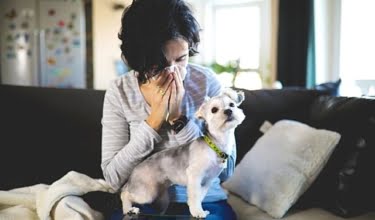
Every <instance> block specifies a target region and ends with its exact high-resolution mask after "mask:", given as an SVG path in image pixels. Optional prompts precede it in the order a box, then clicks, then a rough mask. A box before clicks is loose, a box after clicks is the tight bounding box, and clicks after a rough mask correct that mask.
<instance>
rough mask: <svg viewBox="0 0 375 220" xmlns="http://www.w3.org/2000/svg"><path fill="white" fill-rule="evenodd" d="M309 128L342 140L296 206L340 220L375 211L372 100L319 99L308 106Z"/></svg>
mask: <svg viewBox="0 0 375 220" xmlns="http://www.w3.org/2000/svg"><path fill="white" fill-rule="evenodd" d="M311 124H312V125H313V126H315V127H318V128H326V129H330V130H333V131H337V132H339V133H340V134H341V135H342V137H341V140H340V142H339V143H338V145H337V147H336V149H335V150H334V152H333V154H332V156H331V157H330V159H329V161H328V163H327V165H326V166H325V167H324V169H323V170H322V172H321V173H320V175H319V176H318V178H317V179H316V181H315V182H314V184H313V185H312V186H311V187H310V188H309V189H308V190H307V192H306V193H305V194H304V195H303V196H302V197H301V198H300V201H298V203H297V204H296V206H297V207H300V208H309V207H322V208H326V209H327V210H330V211H332V212H334V213H336V214H338V215H340V216H343V217H351V216H356V215H359V214H361V213H364V212H367V211H370V210H375V203H374V198H375V187H374V186H375V174H374V171H373V168H374V167H375V160H374V155H375V100H371V99H364V98H348V97H328V96H326V97H320V98H318V99H317V100H316V101H315V102H314V103H313V105H312V108H311Z"/></svg>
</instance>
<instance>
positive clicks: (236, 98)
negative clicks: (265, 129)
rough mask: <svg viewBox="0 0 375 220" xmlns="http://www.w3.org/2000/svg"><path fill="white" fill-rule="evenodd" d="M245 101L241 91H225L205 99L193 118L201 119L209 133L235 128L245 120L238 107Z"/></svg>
mask: <svg viewBox="0 0 375 220" xmlns="http://www.w3.org/2000/svg"><path fill="white" fill-rule="evenodd" d="M244 99H245V95H244V93H243V92H242V91H234V90H232V89H229V88H228V89H225V90H224V91H223V92H222V94H220V95H218V96H215V97H212V98H207V97H206V99H205V101H204V102H203V104H202V105H201V106H200V108H199V109H198V111H197V112H196V114H195V116H196V117H197V118H199V119H203V120H204V121H205V123H206V126H207V128H208V130H209V131H226V130H228V129H232V128H235V127H237V125H239V124H241V123H242V121H243V120H244V119H245V115H244V113H243V111H242V109H240V108H238V106H239V105H240V104H241V103H242V101H243V100H244Z"/></svg>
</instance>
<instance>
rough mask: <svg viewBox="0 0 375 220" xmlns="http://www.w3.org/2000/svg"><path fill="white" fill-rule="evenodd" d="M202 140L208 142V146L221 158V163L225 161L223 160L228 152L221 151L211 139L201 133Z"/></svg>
mask: <svg viewBox="0 0 375 220" xmlns="http://www.w3.org/2000/svg"><path fill="white" fill-rule="evenodd" d="M203 140H204V141H205V142H206V143H207V144H208V146H210V148H211V149H212V150H213V151H215V152H216V154H217V156H218V157H219V158H220V159H222V160H223V161H222V162H223V163H224V162H225V160H226V159H227V158H228V154H226V153H225V152H223V151H221V150H220V149H219V148H218V147H217V146H216V144H215V143H214V142H213V141H212V140H211V138H209V137H208V136H207V135H203Z"/></svg>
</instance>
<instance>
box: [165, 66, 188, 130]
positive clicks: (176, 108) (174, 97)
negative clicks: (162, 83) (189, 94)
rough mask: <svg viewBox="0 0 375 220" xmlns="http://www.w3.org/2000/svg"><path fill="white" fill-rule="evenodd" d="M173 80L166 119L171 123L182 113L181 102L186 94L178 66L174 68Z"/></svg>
mask: <svg viewBox="0 0 375 220" xmlns="http://www.w3.org/2000/svg"><path fill="white" fill-rule="evenodd" d="M171 71H172V73H171V74H172V75H173V78H174V80H173V82H172V83H171V95H170V98H169V116H168V118H166V120H167V121H168V122H169V123H170V124H171V123H173V121H174V120H176V119H178V118H179V117H180V115H181V103H182V99H183V97H184V95H185V88H184V85H183V81H182V77H181V72H180V71H182V70H181V69H180V68H179V67H178V66H175V68H173V69H172V70H171Z"/></svg>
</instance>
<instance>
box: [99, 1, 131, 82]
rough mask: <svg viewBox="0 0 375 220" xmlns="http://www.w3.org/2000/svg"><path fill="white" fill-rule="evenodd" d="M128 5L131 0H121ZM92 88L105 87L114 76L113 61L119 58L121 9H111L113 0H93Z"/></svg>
mask: <svg viewBox="0 0 375 220" xmlns="http://www.w3.org/2000/svg"><path fill="white" fill-rule="evenodd" d="M122 2H124V3H125V4H126V5H128V4H129V3H130V2H131V0H123V1H122ZM92 3H93V13H92V14H93V18H92V24H93V53H94V56H93V59H94V60H93V64H94V88H95V89H106V88H108V85H109V82H110V81H111V80H112V79H114V78H116V70H115V64H114V63H115V61H116V60H119V59H121V50H120V43H121V41H120V40H119V39H118V38H117V34H118V32H119V30H120V27H121V16H122V12H123V10H113V9H112V4H113V3H114V1H113V0H93V1H92Z"/></svg>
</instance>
